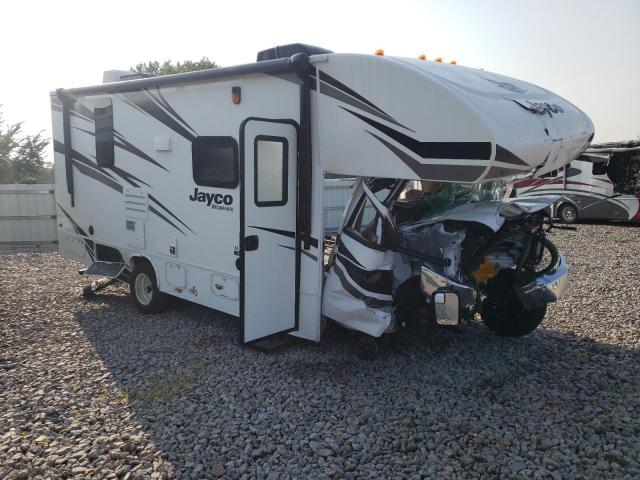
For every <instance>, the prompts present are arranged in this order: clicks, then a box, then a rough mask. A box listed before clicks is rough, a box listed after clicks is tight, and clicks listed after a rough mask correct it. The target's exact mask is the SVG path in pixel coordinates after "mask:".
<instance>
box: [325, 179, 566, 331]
mask: <svg viewBox="0 0 640 480" xmlns="http://www.w3.org/2000/svg"><path fill="white" fill-rule="evenodd" d="M425 183H426V182H407V181H404V180H389V179H372V178H368V179H361V180H360V181H359V182H358V183H357V184H356V186H355V187H354V192H353V196H352V199H351V202H350V204H349V205H348V207H347V210H346V212H345V213H346V216H345V222H344V225H343V228H342V230H341V232H339V235H338V238H337V241H336V246H335V248H334V251H333V252H332V255H331V258H330V259H329V264H328V265H327V270H328V274H327V280H326V285H325V294H324V301H323V313H324V314H325V315H326V316H328V317H329V318H332V319H333V320H335V321H336V322H338V323H340V324H342V325H344V326H346V327H348V328H352V329H355V330H360V331H362V332H364V333H368V334H369V335H372V336H374V337H379V336H380V335H382V334H383V333H390V332H393V331H396V330H398V329H399V328H402V327H406V326H412V325H415V324H416V323H417V324H421V323H425V322H426V323H433V324H437V325H443V326H455V325H458V324H459V323H460V322H461V321H463V320H465V319H470V318H472V317H473V316H474V315H476V314H480V316H481V317H482V319H483V321H484V322H485V324H486V325H487V326H488V327H489V328H491V329H492V330H494V331H496V332H497V333H498V334H501V335H508V336H521V335H525V334H527V333H529V332H531V331H532V330H534V329H535V328H536V327H537V326H538V325H539V324H540V322H541V321H542V319H543V318H544V315H545V313H546V306H547V304H548V303H550V302H553V301H555V300H556V299H557V298H559V297H560V295H562V293H563V292H564V290H565V288H566V285H567V266H566V263H565V262H564V260H563V258H562V257H561V255H560V254H559V253H558V251H557V249H556V247H555V246H554V245H553V243H552V242H551V241H550V240H549V239H548V238H547V236H546V229H545V225H546V223H545V221H546V217H545V209H546V208H547V207H548V206H549V205H551V204H552V203H553V202H554V201H555V200H556V198H555V197H549V198H540V197H539V198H536V199H505V198H504V197H506V196H508V195H507V194H508V186H507V184H505V183H503V182H501V181H499V182H488V183H485V184H475V185H460V184H439V185H433V184H432V183H431V184H428V185H425ZM412 184H414V185H412ZM416 184H417V185H416ZM416 187H417V188H416ZM362 302H364V304H365V306H366V308H362ZM418 312H423V313H418Z"/></svg>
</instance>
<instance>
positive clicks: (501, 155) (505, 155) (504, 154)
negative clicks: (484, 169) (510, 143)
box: [495, 144, 533, 168]
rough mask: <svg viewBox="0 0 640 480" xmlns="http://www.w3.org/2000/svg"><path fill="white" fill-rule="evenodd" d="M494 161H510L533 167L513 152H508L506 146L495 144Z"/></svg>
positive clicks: (514, 163) (513, 163)
mask: <svg viewBox="0 0 640 480" xmlns="http://www.w3.org/2000/svg"><path fill="white" fill-rule="evenodd" d="M495 161H496V162H502V163H510V164H512V165H521V166H523V167H527V168H533V167H532V166H531V165H529V164H528V163H527V162H525V161H524V160H522V159H521V158H520V157H518V156H517V155H516V154H515V153H513V152H510V151H509V150H507V149H506V148H504V147H502V146H500V145H498V144H496V158H495Z"/></svg>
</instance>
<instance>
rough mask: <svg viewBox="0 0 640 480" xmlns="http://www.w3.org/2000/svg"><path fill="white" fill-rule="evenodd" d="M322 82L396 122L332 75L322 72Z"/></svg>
mask: <svg viewBox="0 0 640 480" xmlns="http://www.w3.org/2000/svg"><path fill="white" fill-rule="evenodd" d="M320 80H321V81H322V82H326V83H328V84H329V85H332V86H334V87H335V88H337V89H338V90H342V91H343V92H345V93H348V94H349V95H351V96H352V97H354V98H356V99H358V100H360V101H361V102H362V103H365V104H367V105H369V106H370V107H371V108H373V109H374V110H377V111H378V112H380V113H381V114H382V115H384V116H385V117H387V118H389V119H391V120H394V119H393V117H392V116H391V115H389V114H387V113H386V112H385V111H384V110H382V109H381V108H379V107H377V106H375V105H374V104H373V103H371V102H370V101H369V100H367V99H366V98H364V97H363V96H362V95H360V94H359V93H358V92H356V91H354V90H352V89H351V88H349V87H347V86H346V85H345V84H344V83H342V82H340V81H339V80H337V79H335V78H333V77H332V76H331V75H329V74H327V73H325V72H323V71H322V70H320ZM394 121H395V120H394Z"/></svg>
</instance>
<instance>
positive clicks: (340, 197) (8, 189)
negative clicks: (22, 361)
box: [0, 178, 354, 245]
mask: <svg viewBox="0 0 640 480" xmlns="http://www.w3.org/2000/svg"><path fill="white" fill-rule="evenodd" d="M353 184H354V179H353V178H336V179H334V178H328V179H326V180H325V183H324V188H325V193H324V205H323V215H324V226H325V230H326V231H328V232H335V231H336V230H338V227H339V226H340V223H341V222H342V212H343V211H344V207H345V205H346V204H347V200H348V198H349V194H350V193H351V188H352V187H353ZM54 188H55V186H54V185H49V184H37V185H0V245H1V244H29V243H31V244H40V243H54V242H56V241H57V238H56V203H55V197H54Z"/></svg>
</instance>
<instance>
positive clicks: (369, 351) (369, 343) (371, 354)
mask: <svg viewBox="0 0 640 480" xmlns="http://www.w3.org/2000/svg"><path fill="white" fill-rule="evenodd" d="M353 351H354V352H355V354H356V355H357V356H358V357H360V358H361V359H362V360H373V359H374V358H376V357H377V356H378V353H379V352H380V347H379V345H378V342H377V340H376V339H375V338H374V337H371V336H369V335H367V334H363V335H362V336H361V337H360V338H358V340H357V341H356V343H355V345H354V346H353Z"/></svg>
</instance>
